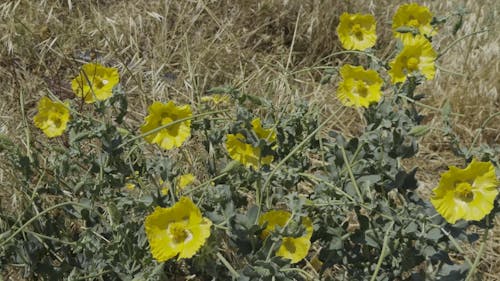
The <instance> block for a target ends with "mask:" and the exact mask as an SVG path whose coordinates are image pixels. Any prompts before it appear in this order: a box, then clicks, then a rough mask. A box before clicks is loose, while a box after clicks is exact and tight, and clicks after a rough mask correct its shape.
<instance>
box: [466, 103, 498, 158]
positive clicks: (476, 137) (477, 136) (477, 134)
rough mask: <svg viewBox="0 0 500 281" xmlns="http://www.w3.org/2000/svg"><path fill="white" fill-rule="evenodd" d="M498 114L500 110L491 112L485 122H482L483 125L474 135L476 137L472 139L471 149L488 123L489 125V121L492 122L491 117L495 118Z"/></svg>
mask: <svg viewBox="0 0 500 281" xmlns="http://www.w3.org/2000/svg"><path fill="white" fill-rule="evenodd" d="M497 116H500V111H499V112H496V113H493V114H491V115H490V116H489V117H488V118H486V120H484V122H483V123H482V124H481V127H479V129H478V130H477V132H476V134H475V135H474V139H473V140H472V143H471V144H470V148H469V150H471V149H472V148H474V145H476V141H477V139H478V138H479V135H480V134H481V132H482V131H483V130H484V128H485V127H486V125H488V123H490V121H491V119H493V118H495V117H497Z"/></svg>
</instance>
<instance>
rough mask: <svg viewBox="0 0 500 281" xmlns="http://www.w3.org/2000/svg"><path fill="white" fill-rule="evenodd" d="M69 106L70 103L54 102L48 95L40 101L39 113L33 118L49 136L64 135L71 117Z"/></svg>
mask: <svg viewBox="0 0 500 281" xmlns="http://www.w3.org/2000/svg"><path fill="white" fill-rule="evenodd" d="M68 107H69V104H68V103H60V102H53V101H52V100H51V99H49V98H48V97H42V98H41V99H40V101H39V102H38V113H37V114H36V115H35V117H34V118H33V121H34V123H35V126H37V127H38V128H40V129H41V130H42V131H43V132H44V133H45V135H47V137H49V138H52V137H57V136H60V135H62V134H63V132H64V130H66V126H67V124H68V121H69V119H70V115H69V109H68Z"/></svg>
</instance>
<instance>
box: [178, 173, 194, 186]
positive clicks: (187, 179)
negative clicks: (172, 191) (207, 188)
mask: <svg viewBox="0 0 500 281" xmlns="http://www.w3.org/2000/svg"><path fill="white" fill-rule="evenodd" d="M195 179H196V178H195V177H194V176H193V174H184V175H181V176H179V179H178V180H177V188H178V189H181V190H182V189H184V188H185V187H186V186H188V185H190V184H191V183H193V182H194V180H195Z"/></svg>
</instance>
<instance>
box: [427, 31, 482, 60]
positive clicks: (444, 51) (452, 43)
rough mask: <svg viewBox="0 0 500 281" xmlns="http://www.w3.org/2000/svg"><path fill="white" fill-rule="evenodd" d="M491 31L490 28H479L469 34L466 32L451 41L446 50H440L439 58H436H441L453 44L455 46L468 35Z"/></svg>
mask: <svg viewBox="0 0 500 281" xmlns="http://www.w3.org/2000/svg"><path fill="white" fill-rule="evenodd" d="M488 31H490V30H489V29H483V30H479V31H476V32H472V33H469V34H466V35H464V36H462V37H460V38H458V39H456V40H455V41H453V42H451V43H450V45H448V46H447V47H446V48H445V49H444V50H442V51H441V52H439V54H438V55H437V58H436V60H438V59H440V58H441V56H443V55H444V53H446V52H448V51H449V50H450V49H451V48H452V47H453V46H455V45H456V44H457V43H458V42H460V41H462V40H464V39H465V38H467V37H471V36H474V35H476V34H480V33H483V32H488Z"/></svg>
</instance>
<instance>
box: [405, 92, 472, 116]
mask: <svg viewBox="0 0 500 281" xmlns="http://www.w3.org/2000/svg"><path fill="white" fill-rule="evenodd" d="M398 97H400V98H404V99H406V100H408V101H410V102H412V103H414V104H416V105H418V106H421V107H423V108H427V109H431V110H434V111H439V112H441V111H442V110H441V109H440V108H437V107H434V106H431V105H427V104H425V103H421V102H419V101H416V100H414V99H412V98H410V97H407V96H403V95H398ZM450 115H452V116H456V117H465V114H461V113H455V112H451V113H450Z"/></svg>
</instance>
